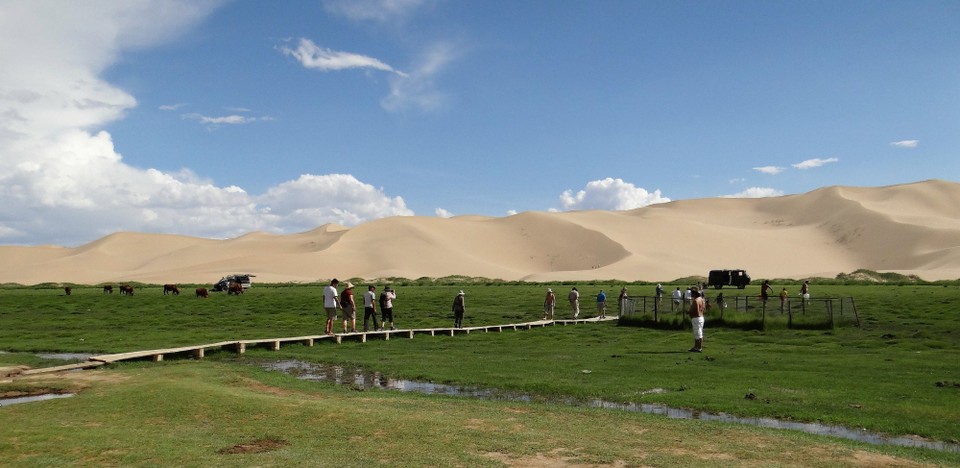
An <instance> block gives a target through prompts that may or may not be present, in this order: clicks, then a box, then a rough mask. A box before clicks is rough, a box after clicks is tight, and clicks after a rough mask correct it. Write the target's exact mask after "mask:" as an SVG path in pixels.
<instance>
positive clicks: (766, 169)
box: [753, 166, 784, 175]
mask: <svg viewBox="0 0 960 468" xmlns="http://www.w3.org/2000/svg"><path fill="white" fill-rule="evenodd" d="M753 170H755V171H757V172H760V173H763V174H769V175H777V174H779V173H781V172H783V170H784V169H783V168H782V167H779V166H762V167H755V168H753Z"/></svg>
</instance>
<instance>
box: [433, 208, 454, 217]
mask: <svg viewBox="0 0 960 468" xmlns="http://www.w3.org/2000/svg"><path fill="white" fill-rule="evenodd" d="M433 212H434V213H435V214H436V215H437V216H438V217H440V218H452V217H453V213H451V212H449V211H447V210H445V209H443V208H437V209H436V210H434V211H433Z"/></svg>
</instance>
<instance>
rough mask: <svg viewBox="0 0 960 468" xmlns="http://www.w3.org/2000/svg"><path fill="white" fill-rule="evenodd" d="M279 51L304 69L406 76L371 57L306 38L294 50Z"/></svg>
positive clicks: (284, 47) (281, 49)
mask: <svg viewBox="0 0 960 468" xmlns="http://www.w3.org/2000/svg"><path fill="white" fill-rule="evenodd" d="M279 50H280V52H282V53H283V54H284V55H288V56H292V57H293V58H295V59H297V61H298V62H300V64H301V65H303V66H304V67H305V68H310V69H313V70H321V71H335V70H347V69H351V68H372V69H374V70H383V71H386V72H391V73H396V74H397V75H399V76H406V74H405V73H403V72H402V71H399V70H395V69H394V68H393V67H391V66H390V65H387V64H386V63H384V62H382V61H380V60H378V59H375V58H373V57H368V56H366V55H361V54H354V53H352V52H341V51H336V50H332V49H328V48H326V47H320V46H318V45H316V44H314V42H313V41H311V40H310V39H306V38H301V39H300V41H299V42H298V43H297V48H296V49H291V48H289V47H287V46H281V47H279Z"/></svg>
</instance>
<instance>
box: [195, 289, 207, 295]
mask: <svg viewBox="0 0 960 468" xmlns="http://www.w3.org/2000/svg"><path fill="white" fill-rule="evenodd" d="M197 297H207V288H197Z"/></svg>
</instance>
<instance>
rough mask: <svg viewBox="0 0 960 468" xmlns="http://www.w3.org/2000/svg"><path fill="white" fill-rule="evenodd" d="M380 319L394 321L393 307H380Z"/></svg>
mask: <svg viewBox="0 0 960 468" xmlns="http://www.w3.org/2000/svg"><path fill="white" fill-rule="evenodd" d="M380 317H381V318H380V321H381V322H392V321H393V307H391V308H389V309H386V308H381V309H380Z"/></svg>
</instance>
